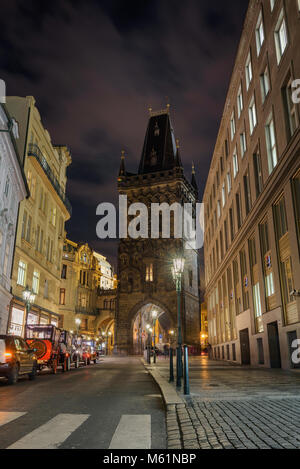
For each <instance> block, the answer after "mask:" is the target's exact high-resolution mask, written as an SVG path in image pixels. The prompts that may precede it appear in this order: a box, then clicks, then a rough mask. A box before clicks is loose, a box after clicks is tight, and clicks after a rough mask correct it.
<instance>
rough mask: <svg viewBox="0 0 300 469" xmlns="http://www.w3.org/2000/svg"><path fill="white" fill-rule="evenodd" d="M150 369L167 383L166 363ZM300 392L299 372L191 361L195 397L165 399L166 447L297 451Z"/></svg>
mask: <svg viewBox="0 0 300 469" xmlns="http://www.w3.org/2000/svg"><path fill="white" fill-rule="evenodd" d="M148 369H149V371H150V372H151V371H152V370H154V372H155V375H160V382H161V381H162V380H164V381H165V382H166V383H167V381H168V377H169V367H168V361H165V360H164V359H161V358H160V359H159V360H158V363H157V364H156V365H155V366H154V365H151V366H150V367H148ZM165 389H167V388H166V387H164V392H168V391H165ZM174 389H175V385H172V391H174ZM299 389H300V373H299V372H292V371H291V372H290V371H282V370H270V369H262V368H260V369H254V368H250V367H246V368H245V367H240V366H235V365H230V364H228V363H224V362H217V361H210V360H208V359H207V358H206V357H201V358H191V359H190V390H191V395H190V396H189V397H184V396H183V394H182V392H177V395H178V397H180V398H181V399H182V402H181V403H178V401H177V402H176V403H172V397H171V394H170V395H169V396H168V395H165V396H164V399H165V402H166V407H167V433H168V448H169V449H179V448H185V449H246V448H247V449H269V448H272V449H294V448H298V449H299V448H300V393H299ZM164 392H163V393H164Z"/></svg>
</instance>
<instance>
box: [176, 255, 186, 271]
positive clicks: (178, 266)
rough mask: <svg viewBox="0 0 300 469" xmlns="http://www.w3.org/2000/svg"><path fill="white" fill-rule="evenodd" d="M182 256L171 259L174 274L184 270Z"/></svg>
mask: <svg viewBox="0 0 300 469" xmlns="http://www.w3.org/2000/svg"><path fill="white" fill-rule="evenodd" d="M184 263H185V259H184V257H178V258H177V259H173V272H174V274H175V275H178V274H183V272H184Z"/></svg>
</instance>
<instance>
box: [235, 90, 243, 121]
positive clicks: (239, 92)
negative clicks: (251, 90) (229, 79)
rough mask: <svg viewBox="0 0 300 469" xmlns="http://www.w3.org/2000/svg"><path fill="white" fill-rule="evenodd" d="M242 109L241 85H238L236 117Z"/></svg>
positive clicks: (239, 115)
mask: <svg viewBox="0 0 300 469" xmlns="http://www.w3.org/2000/svg"><path fill="white" fill-rule="evenodd" d="M243 109H244V101H243V92H242V85H240V87H239V91H238V96H237V110H238V118H240V117H241V114H242V112H243Z"/></svg>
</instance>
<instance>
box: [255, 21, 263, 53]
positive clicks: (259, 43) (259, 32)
mask: <svg viewBox="0 0 300 469" xmlns="http://www.w3.org/2000/svg"><path fill="white" fill-rule="evenodd" d="M255 37H256V50H257V56H259V54H260V51H261V48H262V45H263V43H264V40H265V32H264V24H263V18H262V12H260V14H259V17H258V21H257V25H256V30H255Z"/></svg>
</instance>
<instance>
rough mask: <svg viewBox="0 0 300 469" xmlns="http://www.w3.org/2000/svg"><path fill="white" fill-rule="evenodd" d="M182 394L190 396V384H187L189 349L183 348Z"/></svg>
mask: <svg viewBox="0 0 300 469" xmlns="http://www.w3.org/2000/svg"><path fill="white" fill-rule="evenodd" d="M184 394H185V395H186V396H189V395H190V382H189V348H188V346H187V345H185V346H184Z"/></svg>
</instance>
